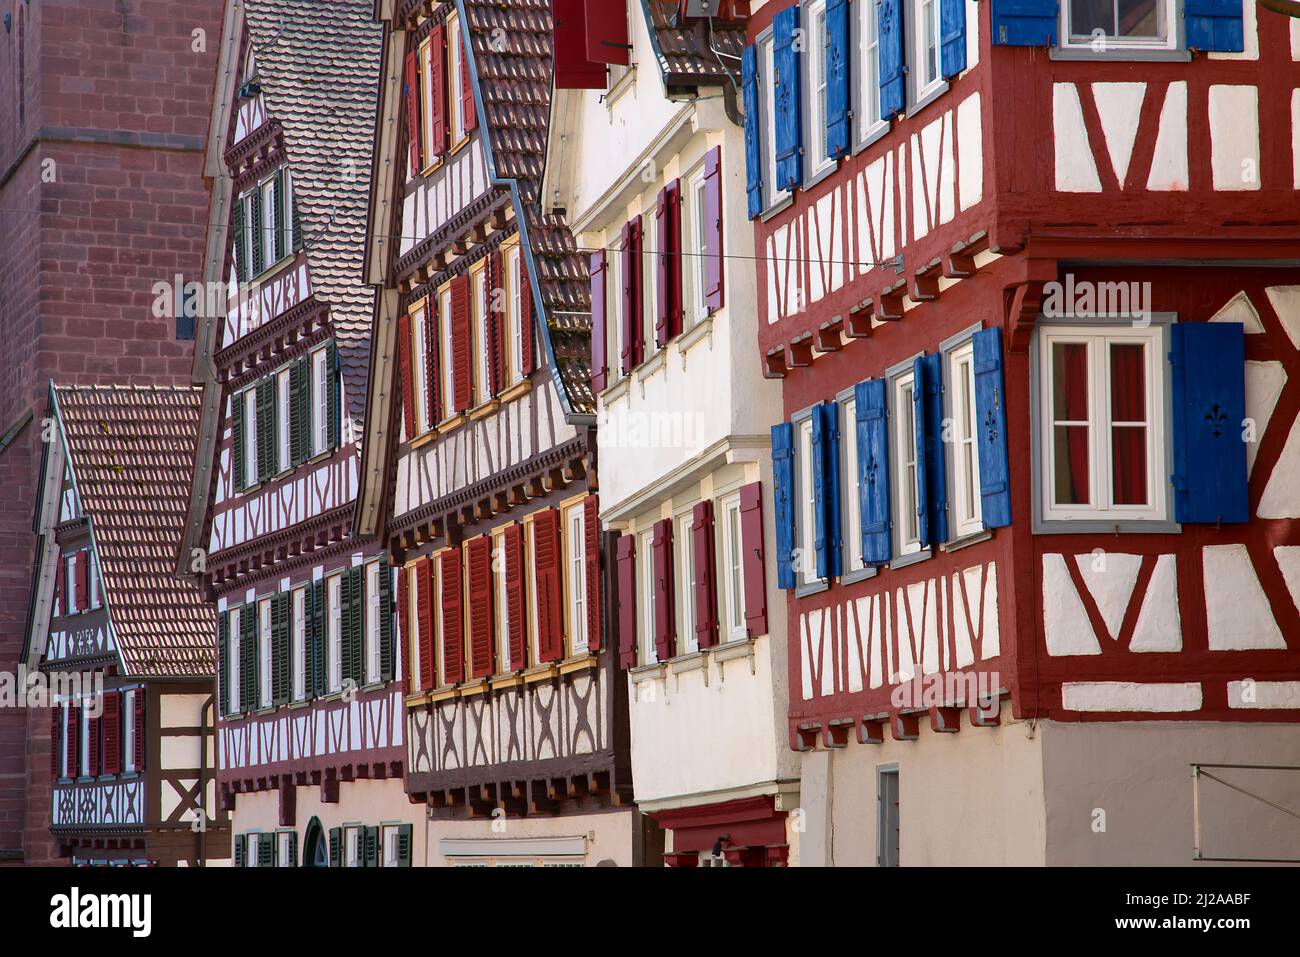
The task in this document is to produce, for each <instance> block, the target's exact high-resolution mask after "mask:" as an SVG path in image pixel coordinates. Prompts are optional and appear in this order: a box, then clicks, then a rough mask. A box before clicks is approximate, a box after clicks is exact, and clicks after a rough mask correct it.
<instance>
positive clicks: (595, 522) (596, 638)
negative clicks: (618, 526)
mask: <svg viewBox="0 0 1300 957" xmlns="http://www.w3.org/2000/svg"><path fill="white" fill-rule="evenodd" d="M582 531H583V538H584V539H585V541H584V542H583V543H582V553H583V556H584V557H585V558H586V564H587V596H586V598H587V650H588V651H599V650H600V639H601V631H602V630H603V629H602V628H601V615H600V611H601V609H600V499H599V497H598V496H595V495H588V496H587V497H586V498H585V499H583V501H582Z"/></svg>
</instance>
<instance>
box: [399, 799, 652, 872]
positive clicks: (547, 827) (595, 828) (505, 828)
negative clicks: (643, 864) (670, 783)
mask: <svg viewBox="0 0 1300 957" xmlns="http://www.w3.org/2000/svg"><path fill="white" fill-rule="evenodd" d="M634 817H635V815H634V813H633V812H632V811H630V810H628V811H608V812H602V813H594V814H575V815H573V816H571V817H570V816H565V817H534V818H505V819H503V820H500V821H497V822H495V829H494V822H492V821H483V820H476V821H467V820H460V821H430V822H428V829H427V841H428V843H427V845H426V846H427V847H428V857H427V860H428V864H429V866H430V867H447V866H449V862H448V860H447V857H446V856H445V855H444V853H443V850H442V847H441V844H440V842H441V841H442V840H443V839H444V838H458V839H466V838H472V839H475V840H485V841H499V842H501V848H502V854H503V855H505V854H507V853H508V852H509V850H510V843H511V842H513V841H518V840H527V839H532V838H574V837H585V838H586V842H585V847H586V857H585V861H584V863H585V864H586V866H588V867H594V866H595V865H597V864H599V863H601V862H602V861H605V860H612V861H613V862H614V864H615V865H617V866H618V867H631V866H632V863H633V860H634V853H635V848H634V841H633V826H634ZM416 830H417V833H421V829H420V828H417V829H416ZM422 859H424V856H423V847H421V849H420V852H419V853H417V855H416V857H415V860H417V861H418V860H422Z"/></svg>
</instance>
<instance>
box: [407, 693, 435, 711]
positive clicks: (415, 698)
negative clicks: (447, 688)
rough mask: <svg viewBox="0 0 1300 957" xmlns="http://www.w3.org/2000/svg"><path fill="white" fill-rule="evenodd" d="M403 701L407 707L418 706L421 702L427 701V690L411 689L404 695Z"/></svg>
mask: <svg viewBox="0 0 1300 957" xmlns="http://www.w3.org/2000/svg"><path fill="white" fill-rule="evenodd" d="M405 701H406V706H407V707H408V708H418V707H419V706H420V705H422V704H428V703H429V692H427V691H412V692H411V693H410V694H408V695H406V699H405Z"/></svg>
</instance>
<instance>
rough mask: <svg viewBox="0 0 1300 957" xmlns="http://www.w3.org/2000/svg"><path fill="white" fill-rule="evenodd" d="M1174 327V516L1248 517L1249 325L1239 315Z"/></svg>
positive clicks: (1202, 518) (1199, 519) (1185, 518)
mask: <svg viewBox="0 0 1300 957" xmlns="http://www.w3.org/2000/svg"><path fill="white" fill-rule="evenodd" d="M1171 332H1172V335H1173V351H1172V352H1171V353H1170V356H1169V359H1170V361H1171V362H1172V363H1173V392H1174V395H1173V413H1174V415H1173V419H1174V474H1173V482H1174V517H1175V518H1176V519H1177V520H1178V521H1180V522H1212V523H1218V522H1245V521H1247V520H1248V519H1249V517H1250V502H1249V497H1248V494H1247V485H1246V443H1245V441H1244V440H1243V438H1242V420H1243V419H1245V417H1246V371H1245V370H1246V335H1245V328H1244V327H1243V326H1242V324H1241V323H1239V322H1212V323H1211V322H1198V323H1191V324H1184V323H1179V324H1176V325H1174V326H1173V328H1172V329H1171Z"/></svg>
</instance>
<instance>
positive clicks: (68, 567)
mask: <svg viewBox="0 0 1300 957" xmlns="http://www.w3.org/2000/svg"><path fill="white" fill-rule="evenodd" d="M63 593H64V598H65V599H66V601H67V606H68V607H67V608H66V609H65V611H66V613H67V614H69V615H72V614H75V612H74V610H73V609H75V608H76V607H77V599H78V598H80V597H81V596H80V595H78V594H77V553H73V554H72V555H68V556H67V557H65V558H64V559H63Z"/></svg>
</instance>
